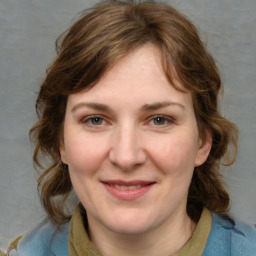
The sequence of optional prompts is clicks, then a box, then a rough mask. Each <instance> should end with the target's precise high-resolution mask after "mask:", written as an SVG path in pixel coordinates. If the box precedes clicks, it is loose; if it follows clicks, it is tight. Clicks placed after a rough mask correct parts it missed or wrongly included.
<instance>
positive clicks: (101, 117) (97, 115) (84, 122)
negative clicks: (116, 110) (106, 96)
mask: <svg viewBox="0 0 256 256" xmlns="http://www.w3.org/2000/svg"><path fill="white" fill-rule="evenodd" d="M94 118H100V119H102V120H103V122H104V124H100V125H93V124H87V125H88V126H92V127H97V126H103V125H106V124H107V123H109V121H108V120H107V118H106V117H105V116H103V115H99V114H95V115H88V116H84V117H82V118H81V119H80V120H81V123H83V124H86V123H88V122H89V121H90V120H92V119H94Z"/></svg>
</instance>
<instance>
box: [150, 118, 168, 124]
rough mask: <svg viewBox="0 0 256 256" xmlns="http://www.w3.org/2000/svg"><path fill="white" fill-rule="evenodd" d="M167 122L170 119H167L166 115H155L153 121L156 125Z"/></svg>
mask: <svg viewBox="0 0 256 256" xmlns="http://www.w3.org/2000/svg"><path fill="white" fill-rule="evenodd" d="M166 122H168V120H166V118H164V117H155V118H154V119H153V123H154V124H155V125H164V124H166Z"/></svg>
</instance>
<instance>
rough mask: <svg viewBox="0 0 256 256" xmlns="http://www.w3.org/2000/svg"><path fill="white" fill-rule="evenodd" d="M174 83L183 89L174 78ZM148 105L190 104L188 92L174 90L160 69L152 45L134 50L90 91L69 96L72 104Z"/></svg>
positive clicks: (157, 56)
mask: <svg viewBox="0 0 256 256" xmlns="http://www.w3.org/2000/svg"><path fill="white" fill-rule="evenodd" d="M175 84H176V85H178V86H179V87H180V88H181V89H184V90H185V88H184V86H183V85H182V84H181V83H180V82H179V81H178V80H177V79H176V80H175ZM120 100H121V101H122V103H123V104H130V103H131V102H133V103H134V104H135V103H137V104H139V103H141V104H151V103H152V102H160V101H161V102H162V101H173V100H175V101H177V102H179V103H181V104H185V105H186V104H190V103H191V96H190V94H189V93H184V92H181V91H179V90H177V89H175V88H174V86H172V85H171V84H170V82H169V81H168V79H167V77H166V74H165V72H164V70H163V67H162V59H161V52H160V51H159V49H158V48H157V47H155V46H153V45H152V44H147V45H144V46H142V47H140V48H137V49H135V50H133V51H131V52H130V53H129V54H127V55H126V56H125V57H123V58H121V59H120V60H119V61H118V62H117V63H115V65H113V66H112V67H111V68H110V69H109V70H108V71H107V72H106V73H105V74H104V75H103V76H102V78H101V79H100V80H99V81H98V82H97V83H96V84H95V85H94V86H93V87H92V88H90V89H89V90H84V91H81V92H79V93H76V94H73V95H70V96H69V102H70V103H71V104H74V103H77V102H78V101H96V102H107V103H109V104H113V105H114V104H115V103H118V104H120Z"/></svg>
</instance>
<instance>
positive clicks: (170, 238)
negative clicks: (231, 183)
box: [90, 214, 196, 256]
mask: <svg viewBox="0 0 256 256" xmlns="http://www.w3.org/2000/svg"><path fill="white" fill-rule="evenodd" d="M90 226H91V227H93V228H90V238H91V240H92V242H93V243H94V244H95V246H96V247H97V248H98V250H99V251H100V252H101V254H102V255H104V256H120V255H122V256H128V255H136V256H142V255H143V256H144V255H147V256H156V255H157V256H166V255H171V254H174V253H176V252H177V251H179V250H180V249H181V248H182V247H183V245H184V244H185V243H186V242H187V241H188V240H189V238H190V237H191V236H192V233H193V231H194V229H195V227H196V223H194V222H193V221H192V220H191V219H190V218H189V217H188V215H187V214H184V215H183V216H181V215H180V216H178V217H177V218H175V219H173V220H170V221H169V223H164V225H160V226H158V227H156V228H155V229H153V230H150V232H144V233H141V234H120V233H114V232H113V231H110V230H109V229H106V228H105V227H104V228H103V227H102V226H101V227H97V226H95V225H90Z"/></svg>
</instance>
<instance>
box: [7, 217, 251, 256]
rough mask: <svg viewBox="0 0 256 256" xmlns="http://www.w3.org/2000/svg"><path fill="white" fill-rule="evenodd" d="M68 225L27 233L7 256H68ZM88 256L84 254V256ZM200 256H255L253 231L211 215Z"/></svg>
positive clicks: (48, 227)
mask: <svg viewBox="0 0 256 256" xmlns="http://www.w3.org/2000/svg"><path fill="white" fill-rule="evenodd" d="M68 233H69V223H67V224H65V225H63V226H61V228H60V229H59V230H56V227H55V226H53V225H52V224H50V223H47V224H41V225H39V226H37V227H36V228H35V229H34V230H32V231H31V232H30V233H28V234H27V235H26V236H25V237H24V238H23V239H22V240H21V241H20V242H19V244H18V250H17V251H14V250H13V251H12V252H11V253H10V256H53V255H54V256H68ZM86 255H88V256H89V254H85V256H86ZM202 256H256V228H255V227H254V226H252V225H248V224H245V223H243V222H240V221H233V220H230V219H225V218H223V217H221V216H219V215H216V214H212V228H211V232H210V234H209V237H208V241H207V244H206V247H205V249H204V252H203V254H202Z"/></svg>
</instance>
